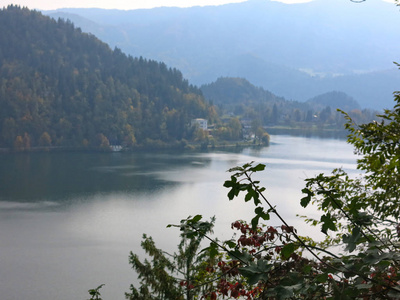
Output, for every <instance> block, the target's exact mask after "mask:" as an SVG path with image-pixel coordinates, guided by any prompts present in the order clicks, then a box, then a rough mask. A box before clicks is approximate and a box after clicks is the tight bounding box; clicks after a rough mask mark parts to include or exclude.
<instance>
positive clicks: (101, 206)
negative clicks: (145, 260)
mask: <svg viewBox="0 0 400 300" xmlns="http://www.w3.org/2000/svg"><path fill="white" fill-rule="evenodd" d="M250 161H255V162H257V163H265V164H266V165H267V169H266V171H265V172H263V173H261V174H259V175H258V177H257V178H258V179H260V180H261V183H262V184H263V185H264V186H266V187H267V190H266V196H267V198H268V199H269V200H270V201H271V202H273V203H274V204H275V205H276V206H277V210H278V211H279V212H280V213H281V214H282V215H283V216H284V217H285V218H286V219H287V220H288V222H289V223H290V224H292V225H295V226H296V227H297V228H298V232H299V234H300V235H312V236H313V237H315V238H319V237H320V233H319V230H318V229H316V228H311V229H310V228H308V227H307V225H304V224H303V222H302V221H301V220H299V219H298V218H296V214H302V215H304V214H307V215H308V216H312V215H316V214H317V211H316V210H315V209H313V208H308V209H303V208H301V207H300V205H299V202H300V198H301V197H302V195H301V189H302V188H303V187H304V179H305V178H307V177H312V176H313V175H316V174H318V173H320V172H330V171H331V170H332V169H334V168H337V167H342V168H344V169H345V170H346V171H348V172H350V173H353V174H356V173H357V171H356V166H355V161H356V157H355V156H354V154H353V148H352V147H351V146H350V145H348V144H347V143H346V142H345V141H344V140H338V139H321V138H306V137H291V136H279V135H276V136H272V137H271V146H270V147H265V148H246V149H241V150H235V151H221V150H215V151H209V152H185V153H172V152H149V153H120V152H118V153H17V154H3V155H1V156H0V236H1V243H0V278H1V280H0V293H1V299H4V300H20V299H40V300H50V299H51V300H54V299H57V300H71V299H88V298H90V297H89V294H88V293H87V290H88V289H91V288H95V287H97V286H98V285H100V284H102V283H104V284H105V286H104V287H103V288H102V290H101V292H102V295H103V299H105V300H106V299H109V300H111V299H112V300H114V299H117V300H118V299H125V297H124V292H127V291H128V290H129V285H130V284H131V283H134V282H135V278H136V276H135V273H134V272H133V271H132V270H131V269H130V266H129V264H128V255H129V251H133V252H135V253H138V254H140V255H141V257H143V251H142V250H141V248H140V242H141V237H142V234H143V233H146V234H148V235H150V236H152V237H153V238H154V240H155V242H156V245H157V246H158V247H160V248H163V249H166V250H168V251H171V252H173V251H174V249H175V245H177V243H178V241H179V230H177V229H175V228H166V226H167V225H168V224H171V223H173V224H178V223H179V221H180V220H181V219H184V218H186V217H188V216H189V215H192V216H193V215H196V214H202V215H203V216H204V218H207V219H209V218H210V217H212V216H214V215H215V216H216V229H215V235H216V236H218V237H219V238H220V239H222V240H224V239H229V238H231V236H232V234H233V231H231V229H230V224H231V223H232V222H233V221H235V220H237V219H244V220H250V219H251V216H252V213H253V211H254V207H253V206H252V203H250V202H249V203H244V202H243V201H241V200H240V199H235V200H233V201H229V200H228V198H227V196H226V194H227V192H228V189H226V188H224V187H223V186H222V185H223V183H224V181H225V180H227V179H229V173H227V172H226V170H228V169H229V168H232V167H234V166H237V165H242V164H244V163H247V162H250ZM270 224H271V225H280V224H279V223H278V221H277V220H276V219H272V220H271V221H270Z"/></svg>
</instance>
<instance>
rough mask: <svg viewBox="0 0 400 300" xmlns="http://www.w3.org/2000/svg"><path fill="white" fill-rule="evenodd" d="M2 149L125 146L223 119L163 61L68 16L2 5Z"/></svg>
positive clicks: (173, 136) (179, 136)
mask: <svg viewBox="0 0 400 300" xmlns="http://www.w3.org/2000/svg"><path fill="white" fill-rule="evenodd" d="M0 40H1V43H0V147H2V148H9V147H14V148H17V149H18V148H21V149H22V148H25V149H26V148H30V147H37V146H42V147H49V146H55V147H58V146H59V147H89V148H90V147H94V148H99V147H100V148H101V147H104V148H107V147H108V145H109V144H118V145H124V146H126V147H135V146H152V145H158V146H160V145H166V144H168V145H171V144H174V143H175V144H179V143H182V141H184V140H185V139H191V138H192V136H193V134H194V128H193V127H192V126H190V121H191V119H193V118H207V119H209V121H212V120H213V118H216V115H215V113H213V111H214V110H213V109H212V108H210V107H209V106H208V105H207V104H206V103H205V101H204V99H203V97H202V95H201V92H200V90H199V89H198V88H196V87H194V86H192V85H189V83H188V81H187V80H184V79H183V77H182V74H181V72H179V71H178V70H176V69H171V68H168V67H167V66H166V65H165V64H164V63H159V62H156V61H151V60H146V59H143V58H133V57H131V56H127V55H125V54H124V53H122V52H121V51H120V50H119V49H118V48H116V49H114V50H112V49H110V48H109V47H108V45H107V44H105V43H103V42H101V41H100V40H98V39H97V38H96V37H95V36H93V35H90V34H86V33H83V32H82V31H81V30H80V29H79V28H75V27H74V25H73V24H72V23H71V22H69V21H64V20H62V19H59V20H58V21H55V20H53V19H51V18H49V17H46V16H43V15H42V14H41V13H40V12H37V11H31V10H29V9H27V8H21V7H19V6H13V5H11V6H8V7H7V8H5V9H2V10H0Z"/></svg>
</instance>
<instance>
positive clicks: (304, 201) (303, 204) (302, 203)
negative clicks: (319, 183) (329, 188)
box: [300, 188, 313, 207]
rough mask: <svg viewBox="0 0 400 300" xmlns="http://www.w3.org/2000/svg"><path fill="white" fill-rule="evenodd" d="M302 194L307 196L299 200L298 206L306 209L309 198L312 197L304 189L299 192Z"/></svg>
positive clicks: (310, 193)
mask: <svg viewBox="0 0 400 300" xmlns="http://www.w3.org/2000/svg"><path fill="white" fill-rule="evenodd" d="M301 191H302V192H303V193H304V194H307V196H305V197H303V198H301V200H300V204H301V206H302V207H307V205H308V204H309V203H310V201H311V197H312V196H313V192H311V191H310V190H309V189H307V188H304V189H302V190H301Z"/></svg>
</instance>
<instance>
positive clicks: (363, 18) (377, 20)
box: [45, 0, 400, 109]
mask: <svg viewBox="0 0 400 300" xmlns="http://www.w3.org/2000/svg"><path fill="white" fill-rule="evenodd" d="M45 13H46V14H49V15H50V16H52V17H54V18H59V17H61V18H68V19H70V20H71V21H73V22H74V23H75V25H76V26H78V27H81V28H82V30H83V31H88V32H91V33H93V34H95V35H96V36H97V37H99V38H100V39H101V40H103V41H105V42H107V43H108V44H109V45H110V46H111V47H114V46H117V47H119V48H121V49H122V50H123V51H124V52H127V53H129V54H131V55H133V56H143V57H146V58H150V59H155V60H158V61H163V62H165V63H166V64H167V65H168V66H171V67H176V68H178V69H179V70H181V71H182V73H183V75H184V77H185V78H187V79H188V80H189V81H190V82H191V83H192V84H196V85H201V84H207V83H210V82H213V81H215V80H216V79H217V78H219V77H221V76H231V77H244V78H246V79H248V80H249V81H250V82H251V83H253V84H255V85H257V86H262V87H264V88H265V89H267V90H270V91H271V92H273V93H275V94H277V95H279V96H283V97H285V98H287V99H293V100H298V101H306V100H308V99H310V98H312V97H314V96H316V95H318V94H323V93H326V92H330V91H333V90H337V91H343V92H345V93H346V94H349V95H350V96H352V97H354V98H355V99H356V100H357V101H358V102H359V103H360V104H361V106H362V107H372V108H377V109H382V108H387V107H391V106H392V101H393V100H392V99H393V97H392V93H393V91H395V90H396V89H398V83H400V72H399V71H398V70H397V68H396V67H395V65H394V64H393V61H396V60H399V53H400V32H399V31H398V28H400V12H399V9H398V8H397V7H395V6H394V5H393V4H390V3H386V2H383V1H366V2H364V3H362V4H355V3H353V2H351V1H340V2H339V1H333V0H316V1H312V2H309V3H303V4H291V5H288V4H283V3H280V2H273V1H269V0H250V1H247V2H243V3H236V4H227V5H221V6H208V7H192V8H155V9H143V10H131V11H120V10H103V9H62V10H57V11H48V12H45Z"/></svg>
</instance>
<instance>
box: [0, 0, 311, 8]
mask: <svg viewBox="0 0 400 300" xmlns="http://www.w3.org/2000/svg"><path fill="white" fill-rule="evenodd" d="M244 1H245V0H68V1H65V0H0V7H1V8H2V7H5V6H8V5H9V4H17V5H20V6H27V7H28V8H30V9H42V10H50V9H57V8H66V7H100V8H117V9H137V8H153V7H158V6H178V7H189V6H198V5H200V6H205V5H220V4H226V3H236V2H244ZM278 1H281V2H285V3H299V2H308V1H309V0H278Z"/></svg>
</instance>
